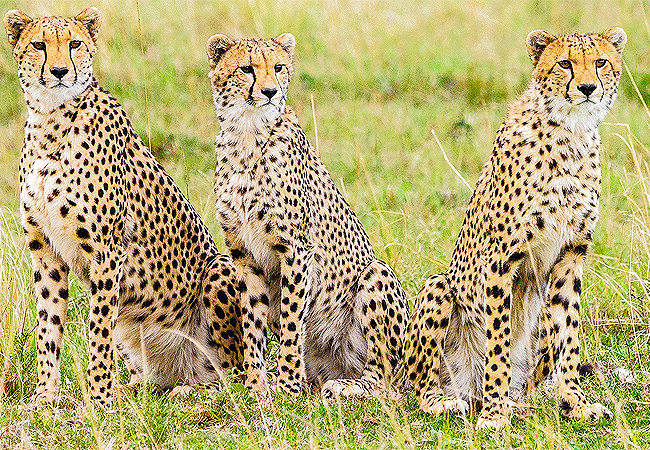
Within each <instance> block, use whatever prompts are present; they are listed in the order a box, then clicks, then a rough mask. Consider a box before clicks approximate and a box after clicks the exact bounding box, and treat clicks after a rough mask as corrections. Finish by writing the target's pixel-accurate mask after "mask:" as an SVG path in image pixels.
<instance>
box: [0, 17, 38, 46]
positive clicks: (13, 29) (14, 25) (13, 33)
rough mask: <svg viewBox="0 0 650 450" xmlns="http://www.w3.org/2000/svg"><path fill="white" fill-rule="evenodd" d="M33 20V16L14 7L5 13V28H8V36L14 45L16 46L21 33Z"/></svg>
mask: <svg viewBox="0 0 650 450" xmlns="http://www.w3.org/2000/svg"><path fill="white" fill-rule="evenodd" d="M31 21H32V18H31V17H29V16H28V15H27V14H25V13H24V12H22V11H18V10H17V9H12V10H11V11H8V12H7V14H5V29H6V30H7V38H8V39H9V43H10V44H11V46H12V47H15V46H16V44H17V43H18V39H20V35H21V33H22V32H23V30H24V29H25V27H26V26H27V24H29V23H30V22H31Z"/></svg>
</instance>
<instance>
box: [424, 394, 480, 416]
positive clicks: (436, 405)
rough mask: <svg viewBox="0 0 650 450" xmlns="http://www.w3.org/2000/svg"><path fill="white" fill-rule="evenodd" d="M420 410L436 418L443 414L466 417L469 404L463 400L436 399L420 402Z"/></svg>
mask: <svg viewBox="0 0 650 450" xmlns="http://www.w3.org/2000/svg"><path fill="white" fill-rule="evenodd" d="M420 409H421V410H422V411H424V412H426V413H429V414H433V415H436V416H441V415H443V414H455V415H465V414H467V412H468V411H469V404H468V403H467V402H466V401H465V400H463V399H461V398H456V397H436V398H430V399H425V400H422V401H420Z"/></svg>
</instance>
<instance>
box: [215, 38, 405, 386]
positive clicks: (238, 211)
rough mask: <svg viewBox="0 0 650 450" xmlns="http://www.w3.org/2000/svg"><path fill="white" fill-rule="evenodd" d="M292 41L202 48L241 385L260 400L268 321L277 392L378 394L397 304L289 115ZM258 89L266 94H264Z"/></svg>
mask: <svg viewBox="0 0 650 450" xmlns="http://www.w3.org/2000/svg"><path fill="white" fill-rule="evenodd" d="M294 48H295V39H294V38H293V36H291V35H288V34H283V35H280V36H278V37H277V38H275V39H271V40H253V39H245V40H241V41H232V40H230V39H228V38H227V37H225V36H222V35H215V36H213V37H212V38H210V40H209V41H208V45H207V49H208V58H209V60H210V65H211V70H210V74H209V76H210V80H211V82H212V90H213V97H214V103H215V109H216V112H217V115H218V117H219V121H220V124H221V132H220V133H219V135H218V136H217V140H216V154H217V171H216V178H215V192H216V194H217V214H218V215H217V217H218V219H219V222H220V223H221V226H222V228H223V230H224V232H225V234H226V243H227V244H228V246H229V248H230V251H231V255H232V257H233V259H234V260H235V263H236V264H237V266H238V268H239V271H240V273H241V274H242V276H243V277H244V278H245V280H246V284H247V286H248V291H247V292H246V293H245V294H244V295H242V314H243V318H244V346H245V347H244V348H245V350H244V365H245V368H246V369H247V371H248V378H247V385H248V386H249V387H250V388H252V389H253V390H257V391H262V392H266V391H267V389H268V387H267V383H266V376H265V374H266V361H265V355H264V352H265V346H266V345H265V333H266V326H267V323H268V324H269V325H270V327H271V329H272V330H273V331H274V332H275V333H276V334H277V335H278V336H279V339H280V350H279V355H278V367H279V371H280V373H279V376H278V387H279V388H281V389H282V390H284V391H286V392H289V393H294V394H295V393H297V392H299V391H300V389H301V386H302V385H303V383H304V382H305V381H309V382H312V383H316V384H321V383H324V384H323V393H324V395H325V396H327V397H333V396H337V395H360V396H373V395H377V394H378V393H380V392H381V393H385V392H386V389H387V388H388V386H389V385H390V382H391V378H392V376H393V374H394V372H395V369H396V366H397V364H398V362H399V361H400V359H401V357H402V345H403V340H404V337H405V331H406V323H407V320H408V304H407V302H406V299H405V296H404V292H403V290H402V288H401V286H400V283H399V281H398V280H397V278H396V277H395V275H394V273H393V272H392V270H391V269H390V268H389V267H388V266H387V265H386V264H385V263H383V262H382V261H379V260H377V258H376V256H375V254H374V251H373V250H372V247H371V245H370V242H369V240H368V237H367V235H366V233H365V231H364V230H363V227H362V226H361V223H360V222H359V220H358V219H357V217H356V215H355V214H354V212H353V211H352V209H351V208H350V207H349V205H348V204H347V203H346V201H345V199H344V198H343V196H342V195H341V193H340V192H339V191H338V189H337V188H336V186H335V185H334V182H333V181H332V179H331V177H330V175H329V173H328V172H327V169H326V168H325V166H324V164H323V162H322V161H321V160H320V158H319V156H318V154H317V153H316V152H315V151H314V149H313V148H312V147H311V145H309V143H308V142H307V139H306V137H305V135H304V133H303V131H302V130H301V128H300V125H299V124H298V120H297V118H296V116H295V114H294V113H293V111H291V110H290V109H289V108H285V104H286V93H287V89H288V86H289V80H290V78H291V74H292V73H293V59H292V56H293V51H294ZM265 92H266V94H265Z"/></svg>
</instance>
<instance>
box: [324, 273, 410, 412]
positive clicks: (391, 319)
mask: <svg viewBox="0 0 650 450" xmlns="http://www.w3.org/2000/svg"><path fill="white" fill-rule="evenodd" d="M358 283H359V288H358V291H357V299H356V304H357V305H358V306H357V307H356V310H357V311H360V319H361V326H362V327H363V333H364V336H365V338H366V343H367V346H368V347H367V352H366V363H365V366H364V369H363V372H362V373H361V377H360V378H359V379H338V380H329V381H327V382H326V383H325V384H324V385H323V388H322V393H323V397H325V398H326V399H332V398H335V397H337V396H359V397H377V396H384V397H385V396H387V394H390V392H391V385H392V379H393V376H394V375H395V372H396V371H397V367H398V364H400V363H401V362H402V358H403V354H404V341H405V340H406V332H407V327H408V319H409V310H408V302H407V301H406V297H405V295H404V291H403V290H402V287H401V285H400V282H399V280H398V279H397V277H396V276H395V274H394V273H393V271H392V269H391V268H390V267H388V265H387V264H385V263H384V262H382V261H374V262H372V263H371V264H370V265H369V266H368V267H367V268H366V269H365V270H364V271H363V272H362V273H361V275H360V276H359V280H358Z"/></svg>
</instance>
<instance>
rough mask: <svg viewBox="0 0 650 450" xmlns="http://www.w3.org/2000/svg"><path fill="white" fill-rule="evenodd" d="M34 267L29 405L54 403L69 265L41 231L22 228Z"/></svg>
mask: <svg viewBox="0 0 650 450" xmlns="http://www.w3.org/2000/svg"><path fill="white" fill-rule="evenodd" d="M25 233H26V238H27V242H28V246H29V249H30V251H31V256H32V265H33V269H34V291H35V293H36V298H37V301H36V311H37V313H38V318H37V320H38V324H37V334H38V337H37V339H36V349H37V356H36V360H37V370H38V384H37V386H36V392H35V393H34V396H33V397H32V401H31V406H32V407H34V408H38V407H39V406H41V405H43V404H51V403H54V402H55V401H56V399H57V396H58V392H59V387H60V377H61V374H60V356H61V344H62V341H63V327H64V325H65V320H66V316H67V309H68V266H67V265H66V264H65V263H64V262H63V260H62V259H61V258H60V257H59V256H58V255H57V254H56V253H54V251H53V250H52V248H51V247H50V244H49V242H48V241H47V240H46V239H45V237H44V236H43V234H42V233H40V232H38V231H36V230H35V229H33V228H32V227H29V226H28V227H26V228H25Z"/></svg>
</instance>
